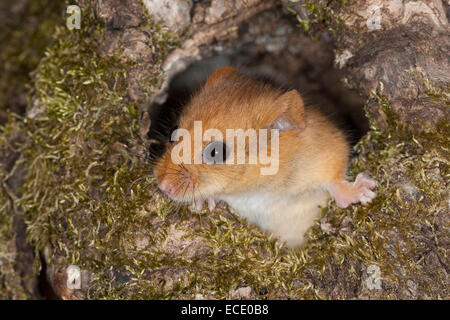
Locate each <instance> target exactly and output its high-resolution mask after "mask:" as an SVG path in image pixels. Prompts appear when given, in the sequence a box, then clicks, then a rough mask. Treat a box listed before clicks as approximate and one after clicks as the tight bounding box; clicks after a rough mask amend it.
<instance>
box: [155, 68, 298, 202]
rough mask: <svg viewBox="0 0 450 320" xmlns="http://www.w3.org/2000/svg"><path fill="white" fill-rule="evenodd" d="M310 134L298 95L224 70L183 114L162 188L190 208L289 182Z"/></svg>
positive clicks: (162, 163) (160, 175)
mask: <svg viewBox="0 0 450 320" xmlns="http://www.w3.org/2000/svg"><path fill="white" fill-rule="evenodd" d="M305 126H306V118H305V110H304V104H303V101H302V98H301V97H300V94H299V93H298V92H297V91H296V90H291V91H287V92H284V91H282V90H279V89H277V88H274V87H273V86H271V85H268V84H266V83H263V82H259V81H256V80H253V79H251V78H249V77H246V76H244V75H242V74H240V73H238V72H237V71H236V70H235V69H234V68H232V67H222V68H220V69H218V70H216V71H215V72H214V73H213V74H212V75H211V76H210V77H209V78H208V80H207V82H206V84H205V85H204V86H203V88H202V89H201V90H200V91H198V92H197V93H196V94H195V95H194V96H193V98H192V99H191V101H190V102H189V103H188V104H187V105H186V106H185V108H184V109H183V112H182V114H181V116H180V119H179V122H178V125H177V128H178V129H176V130H175V131H174V132H173V133H172V137H171V142H170V144H169V145H168V146H167V150H166V152H165V154H164V155H163V156H162V158H161V159H159V161H158V162H157V165H156V167H155V176H156V178H157V180H158V186H159V188H160V189H161V190H162V191H163V192H164V193H166V194H167V195H169V196H170V197H171V198H173V199H175V200H177V201H184V202H194V201H196V200H206V199H208V198H214V197H216V196H220V195H224V194H233V193H238V192H245V191H251V190H256V189H258V188H262V187H263V186H264V185H265V184H267V183H270V180H271V179H279V178H280V177H282V176H283V175H286V173H287V170H286V166H287V165H288V163H289V161H290V160H291V157H292V151H293V149H295V145H296V139H298V137H299V136H300V135H301V133H302V131H303V130H304V129H305Z"/></svg>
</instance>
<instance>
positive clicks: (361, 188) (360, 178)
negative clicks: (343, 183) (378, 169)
mask: <svg viewBox="0 0 450 320" xmlns="http://www.w3.org/2000/svg"><path fill="white" fill-rule="evenodd" d="M376 185H377V184H376V182H375V181H374V180H372V179H370V178H369V177H367V176H365V175H364V174H363V173H358V175H357V176H356V179H355V182H353V186H354V188H355V190H356V191H355V192H356V194H357V198H358V201H359V202H361V203H362V204H367V203H369V202H371V201H372V199H373V198H375V196H376V193H375V192H373V191H372V189H374V188H375V186H376ZM358 201H357V202H358Z"/></svg>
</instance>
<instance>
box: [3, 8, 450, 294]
mask: <svg viewBox="0 0 450 320" xmlns="http://www.w3.org/2000/svg"><path fill="white" fill-rule="evenodd" d="M89 19H90V20H89V21H88V23H85V24H83V25H84V29H82V30H79V31H69V30H67V29H66V28H64V27H59V28H57V29H56V31H55V33H54V43H53V45H52V46H51V47H49V48H48V49H47V51H46V55H45V58H44V59H42V61H41V62H40V64H39V67H38V69H37V70H36V71H35V73H34V75H33V90H32V93H31V96H30V101H31V102H33V104H32V106H33V108H34V109H36V110H40V113H37V115H36V116H34V117H33V118H29V119H27V120H26V123H23V124H20V125H19V123H20V121H17V120H13V119H11V120H10V122H9V124H8V126H7V127H5V128H4V129H3V133H2V139H4V140H3V141H6V140H8V139H6V140H5V138H4V137H8V136H10V135H11V132H12V131H13V130H12V129H11V130H10V129H7V128H13V127H15V126H19V127H20V130H22V132H23V133H25V134H24V141H22V143H21V144H20V146H18V147H20V150H21V161H23V162H24V163H25V165H26V172H27V174H26V177H25V183H24V185H23V186H22V196H21V198H20V199H19V200H18V201H17V205H20V206H21V208H22V209H23V210H24V212H25V215H26V221H27V225H28V229H27V234H28V239H29V241H30V242H31V243H32V244H33V245H34V246H35V248H36V250H37V251H39V252H43V251H46V250H47V251H48V252H49V254H48V257H49V258H50V263H51V264H55V265H68V264H76V265H79V266H80V267H81V268H82V269H86V270H90V271H92V272H93V278H92V282H91V284H90V289H89V291H88V297H89V298H108V299H122V298H138V299H145V298H147V299H148V298H166V299H173V298H178V299H180V298H194V297H195V296H196V295H197V294H201V295H203V296H205V297H213V298H229V297H230V291H231V290H232V289H235V288H236V287H241V286H250V287H251V288H252V290H253V292H254V297H256V298H292V299H297V298H309V299H322V298H352V297H361V296H371V295H374V296H375V297H382V298H393V297H396V298H405V297H408V295H406V294H405V293H404V292H403V291H402V290H404V289H405V288H408V286H409V284H408V281H413V282H414V283H415V284H416V285H417V288H418V289H417V292H418V296H419V297H445V296H448V294H447V290H448V289H446V288H445V283H446V282H445V279H444V278H443V277H444V274H443V273H442V272H441V271H442V270H443V269H442V267H440V268H439V265H433V264H432V263H431V267H430V262H429V261H428V260H427V259H428V258H427V257H428V256H429V255H428V254H429V251H427V250H429V248H430V247H431V244H430V241H431V242H432V244H433V248H435V249H433V250H436V255H437V256H438V257H440V258H441V259H442V261H446V259H447V257H446V256H445V254H446V253H445V247H444V245H445V242H444V236H445V235H446V234H445V231H443V230H442V229H440V227H439V221H440V220H439V219H442V216H443V212H445V211H443V210H445V205H446V201H447V199H448V175H449V163H448V145H449V143H448V142H449V141H448V137H449V133H450V132H449V124H448V121H445V122H442V123H441V124H440V125H439V127H437V128H436V129H435V130H430V131H428V132H422V133H417V132H414V131H413V130H408V129H406V128H402V127H401V126H399V125H398V124H397V120H396V117H395V114H394V113H393V112H392V111H391V108H390V106H389V104H388V102H387V101H386V100H385V99H384V98H383V97H382V96H381V95H380V94H374V97H373V99H376V100H377V101H378V102H379V103H380V105H381V106H382V108H383V110H384V111H385V113H386V115H387V118H388V129H387V130H383V131H382V130H380V129H379V128H377V127H376V125H375V124H374V123H372V124H371V131H370V132H369V133H368V134H367V136H366V137H365V138H364V139H362V141H361V142H360V143H359V144H358V145H357V146H356V151H357V152H358V154H359V156H358V157H357V158H355V159H354V160H353V162H352V169H351V171H350V173H351V175H352V176H353V177H354V176H355V175H356V174H357V173H358V172H360V171H367V172H368V173H369V174H370V175H371V176H372V177H373V178H375V179H376V180H377V182H378V196H377V198H376V199H375V201H374V202H373V203H372V204H370V205H368V206H367V207H363V206H360V205H355V206H352V207H350V208H348V209H346V210H342V209H338V208H337V207H336V206H335V205H334V203H330V205H329V207H327V208H324V215H325V218H326V219H327V221H329V223H330V225H331V226H332V228H333V230H334V231H332V232H328V233H325V232H323V231H322V229H321V223H320V222H318V223H317V224H316V225H315V227H314V228H312V230H310V232H309V240H308V242H307V243H306V245H305V247H304V248H302V249H301V250H290V249H287V248H286V247H284V246H283V245H282V244H280V243H278V242H277V241H276V240H273V239H270V238H268V237H267V236H266V235H264V234H263V233H262V232H261V231H260V230H258V229H257V228H256V227H253V226H249V225H247V224H246V223H245V221H242V220H241V219H239V218H237V217H236V216H235V215H232V214H230V213H229V212H228V211H227V210H215V211H214V212H213V213H209V212H206V211H204V212H201V213H199V214H197V213H192V212H190V211H189V210H188V209H187V208H186V207H185V206H178V205H176V204H174V203H172V202H171V201H169V200H168V199H166V198H164V197H162V196H161V195H160V194H159V193H158V192H156V189H157V188H156V186H155V183H154V178H153V176H152V175H151V164H150V163H149V162H148V161H146V160H145V157H143V155H145V154H146V143H147V142H146V141H143V140H142V138H141V137H140V135H139V127H138V123H139V121H138V118H139V117H138V114H137V112H136V110H137V109H138V108H137V107H136V106H135V105H134V104H132V103H130V101H129V100H128V99H127V90H126V89H127V88H126V84H127V80H128V79H127V72H126V71H127V68H129V67H130V64H129V63H128V62H124V61H123V59H122V58H121V55H120V52H118V53H117V54H115V55H111V56H108V57H104V56H99V55H98V54H96V52H97V50H96V49H97V48H98V45H99V41H101V39H102V34H103V31H104V30H103V27H102V26H101V25H99V24H97V23H96V22H95V21H94V20H93V19H92V16H91V17H90V18H89ZM143 28H150V29H148V30H149V32H150V33H151V34H152V39H153V41H155V43H154V44H153V45H154V46H155V52H158V54H159V58H158V59H156V60H155V65H152V66H149V68H152V70H154V76H153V77H151V79H150V80H149V81H148V82H143V86H148V87H147V89H148V90H149V92H152V91H153V90H155V88H157V86H158V84H159V72H160V70H161V66H160V63H161V62H162V61H163V60H164V56H165V55H166V54H167V53H168V51H169V48H170V47H171V46H172V45H173V44H174V43H175V42H176V41H175V42H170V41H172V40H170V41H169V44H167V43H166V42H165V41H166V40H167V38H166V37H168V39H173V38H172V37H171V36H170V35H169V36H168V35H167V33H165V31H164V30H163V29H160V27H157V26H156V25H152V24H151V23H149V25H147V26H143ZM171 43H172V44H171ZM30 107H31V106H30ZM8 141H9V140H8ZM2 145H5V144H4V143H3V144H2ZM0 171H1V170H0ZM6 174H8V173H7V172H5V171H4V170H3V171H2V172H1V175H0V177H4V176H5V175H6ZM1 197H3V200H4V197H5V194H4V193H3V194H1ZM1 199H2V198H0V200H1ZM3 200H2V202H1V203H2V204H3V205H2V207H1V208H2V209H3V210H2V212H10V211H11V210H12V209H11V206H10V205H9V204H8V202H5V201H3ZM5 203H6V206H5ZM5 217H6V220H5ZM8 217H11V214H7V215H3V216H0V218H1V219H3V220H2V221H3V222H4V223H3V224H2V225H5V226H8V225H9V224H10V220H8V219H10V218H8ZM5 221H6V222H5ZM6 230H9V229H8V228H7V229H6ZM424 230H425V231H426V232H425V231H424ZM424 232H425V233H424ZM2 235H3V233H2ZM6 236H7V237H9V238H10V235H9V234H6ZM9 238H8V239H9ZM190 250H192V251H193V253H192V252H191V253H189V252H190ZM369 265H377V266H379V268H380V270H381V274H380V275H381V278H382V282H383V290H381V291H374V292H372V291H370V290H369V289H367V288H365V284H364V279H365V277H366V276H367V275H366V273H365V268H366V267H368V266H369ZM364 290H365V291H364ZM361 292H362V293H361Z"/></svg>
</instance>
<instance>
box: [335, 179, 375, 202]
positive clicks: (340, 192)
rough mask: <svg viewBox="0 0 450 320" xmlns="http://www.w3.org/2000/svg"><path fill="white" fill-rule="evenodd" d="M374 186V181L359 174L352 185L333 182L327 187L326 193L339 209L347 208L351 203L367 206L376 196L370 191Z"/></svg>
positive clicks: (345, 182) (343, 182)
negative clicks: (327, 192)
mask: <svg viewBox="0 0 450 320" xmlns="http://www.w3.org/2000/svg"><path fill="white" fill-rule="evenodd" d="M375 186H376V183H375V181H374V180H372V179H370V178H369V177H367V176H365V175H364V174H363V173H359V174H358V175H357V176H356V179H355V181H354V182H353V183H349V182H347V181H341V182H334V183H332V184H331V185H330V186H329V187H328V191H329V192H330V194H331V196H332V197H333V198H334V200H335V201H336V205H337V206H338V207H339V208H347V207H348V206H349V205H350V204H352V203H358V202H361V203H362V204H367V203H369V202H371V201H372V199H373V198H375V196H376V193H375V192H373V191H372V189H374V188H375Z"/></svg>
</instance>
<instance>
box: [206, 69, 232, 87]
mask: <svg viewBox="0 0 450 320" xmlns="http://www.w3.org/2000/svg"><path fill="white" fill-rule="evenodd" d="M234 73H236V69H234V68H233V67H230V66H226V67H221V68H219V69H217V70H216V71H214V72H213V73H212V74H211V75H210V76H209V78H208V80H207V81H206V84H207V85H208V84H211V83H213V82H214V81H216V80H218V79H221V78H223V77H226V76H228V75H230V74H234Z"/></svg>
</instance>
